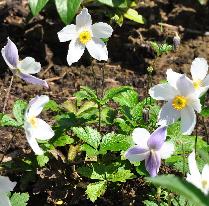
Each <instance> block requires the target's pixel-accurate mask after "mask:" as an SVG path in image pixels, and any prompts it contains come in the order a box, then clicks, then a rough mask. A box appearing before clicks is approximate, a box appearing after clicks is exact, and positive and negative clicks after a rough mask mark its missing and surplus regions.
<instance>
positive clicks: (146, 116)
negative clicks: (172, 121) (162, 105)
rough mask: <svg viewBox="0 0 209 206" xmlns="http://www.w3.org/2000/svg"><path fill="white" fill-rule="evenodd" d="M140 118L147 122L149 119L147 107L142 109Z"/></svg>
mask: <svg viewBox="0 0 209 206" xmlns="http://www.w3.org/2000/svg"><path fill="white" fill-rule="evenodd" d="M142 118H143V120H144V122H148V121H149V119H150V115H149V108H144V109H143V110H142Z"/></svg>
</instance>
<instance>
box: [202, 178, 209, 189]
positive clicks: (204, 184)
mask: <svg viewBox="0 0 209 206" xmlns="http://www.w3.org/2000/svg"><path fill="white" fill-rule="evenodd" d="M201 183H202V188H203V189H206V188H208V187H209V182H208V181H207V180H202V181H201Z"/></svg>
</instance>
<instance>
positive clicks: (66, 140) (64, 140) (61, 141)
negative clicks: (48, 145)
mask: <svg viewBox="0 0 209 206" xmlns="http://www.w3.org/2000/svg"><path fill="white" fill-rule="evenodd" d="M55 138H56V137H55ZM73 142H74V139H73V138H71V137H70V136H68V135H61V136H58V137H57V138H56V139H55V140H54V139H53V142H52V144H53V145H54V146H55V147H63V146H65V145H68V144H72V143H73Z"/></svg>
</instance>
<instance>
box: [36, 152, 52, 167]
mask: <svg viewBox="0 0 209 206" xmlns="http://www.w3.org/2000/svg"><path fill="white" fill-rule="evenodd" d="M36 160H37V163H38V165H39V166H40V167H44V166H45V165H46V164H47V163H48V161H49V157H47V156H46V155H37V156H36Z"/></svg>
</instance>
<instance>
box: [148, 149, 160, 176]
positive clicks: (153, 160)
mask: <svg viewBox="0 0 209 206" xmlns="http://www.w3.org/2000/svg"><path fill="white" fill-rule="evenodd" d="M160 165H161V158H160V154H159V153H158V152H154V151H151V152H150V155H149V156H148V158H147V159H145V167H146V170H147V171H148V172H149V174H150V176H151V177H155V176H157V173H158V171H159V168H160Z"/></svg>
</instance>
